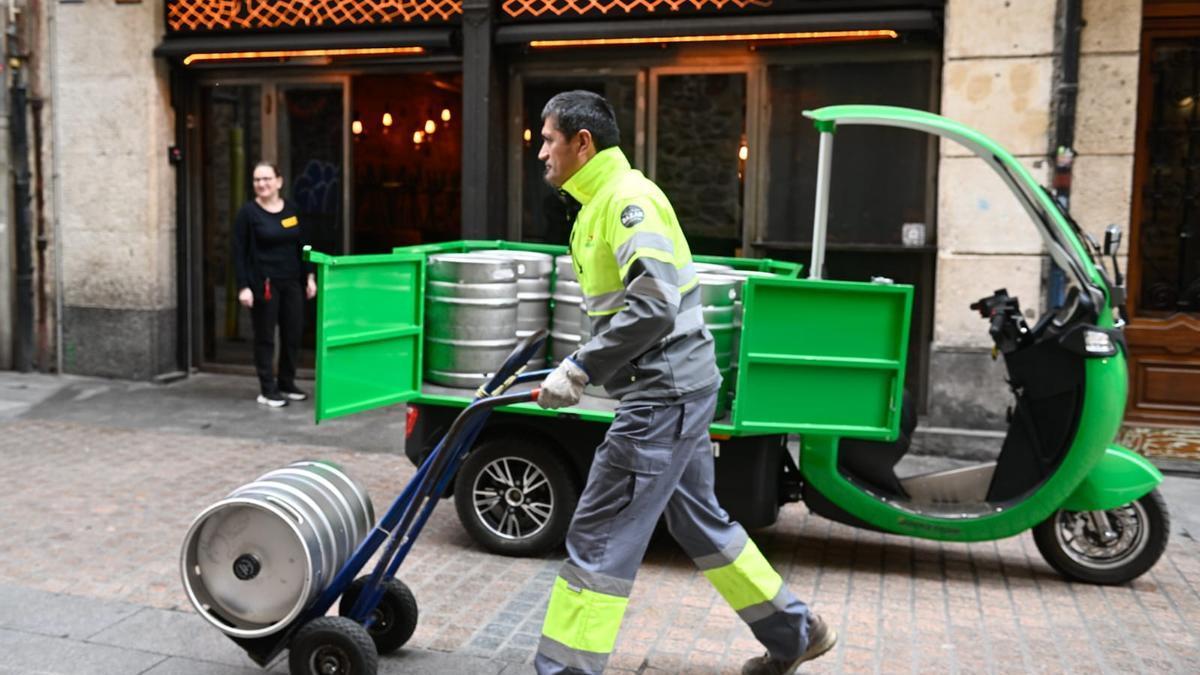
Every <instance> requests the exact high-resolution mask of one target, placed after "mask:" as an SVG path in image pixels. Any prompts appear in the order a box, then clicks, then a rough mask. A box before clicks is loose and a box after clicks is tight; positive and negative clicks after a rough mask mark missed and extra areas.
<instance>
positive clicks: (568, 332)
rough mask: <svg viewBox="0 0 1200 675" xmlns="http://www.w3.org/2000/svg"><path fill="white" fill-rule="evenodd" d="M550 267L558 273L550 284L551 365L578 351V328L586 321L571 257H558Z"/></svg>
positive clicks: (579, 337)
mask: <svg viewBox="0 0 1200 675" xmlns="http://www.w3.org/2000/svg"><path fill="white" fill-rule="evenodd" d="M554 264H555V268H556V269H557V271H558V274H557V279H556V280H555V282H554V295H553V297H554V315H553V316H552V318H551V323H550V359H551V365H557V364H558V363H559V362H560V361H562V360H563V359H565V358H566V357H568V356H570V355H571V354H572V353H574V351H575V350H576V349H579V344H580V341H581V340H582V334H581V331H580V328H581V326H582V325H583V324H582V322H583V321H584V320H585V319H586V318H587V313H586V312H585V311H584V309H583V289H582V288H581V287H580V285H579V281H578V279H577V278H576V276H575V267H574V266H573V265H572V264H571V256H569V255H560V256H558V257H557V258H556V259H555V261H554Z"/></svg>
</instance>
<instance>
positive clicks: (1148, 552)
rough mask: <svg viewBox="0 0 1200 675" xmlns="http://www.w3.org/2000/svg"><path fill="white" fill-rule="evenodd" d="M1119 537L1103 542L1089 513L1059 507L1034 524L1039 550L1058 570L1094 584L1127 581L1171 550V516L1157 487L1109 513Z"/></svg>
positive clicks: (1140, 573)
mask: <svg viewBox="0 0 1200 675" xmlns="http://www.w3.org/2000/svg"><path fill="white" fill-rule="evenodd" d="M1105 513H1106V514H1107V515H1108V519H1109V523H1110V526H1111V527H1112V528H1113V532H1114V533H1115V534H1116V536H1117V539H1116V541H1113V542H1109V543H1106V542H1103V541H1101V540H1100V538H1099V536H1098V533H1097V531H1096V529H1095V528H1094V527H1093V526H1092V523H1091V519H1090V518H1089V517H1088V512H1074V511H1056V512H1055V513H1054V515H1052V516H1050V517H1049V518H1047V519H1046V520H1045V521H1044V522H1042V523H1041V524H1039V525H1037V526H1036V527H1034V528H1033V540H1034V542H1035V543H1036V544H1037V547H1038V551H1040V552H1041V554H1042V557H1043V558H1045V559H1046V562H1048V563H1050V566H1051V567H1053V568H1054V569H1055V570H1057V571H1058V573H1059V574H1062V575H1063V576H1065V577H1067V578H1068V579H1072V580H1075V581H1084V582H1087V583H1092V584H1123V583H1125V582H1128V581H1132V580H1133V579H1136V578H1137V577H1139V576H1141V575H1142V574H1143V573H1145V572H1146V571H1147V570H1149V569H1150V568H1151V567H1153V566H1154V563H1156V562H1158V559H1159V557H1161V556H1162V554H1163V551H1164V550H1166V548H1167V539H1168V537H1169V535H1170V533H1171V517H1170V514H1169V513H1168V512H1167V505H1166V502H1164V501H1163V498H1162V495H1161V494H1159V492H1158V490H1153V491H1151V492H1150V493H1149V494H1147V495H1145V496H1144V497H1142V498H1141V499H1138V500H1137V501H1133V502H1130V503H1129V504H1126V505H1124V506H1120V507H1117V508H1115V509H1109V510H1108V511H1105Z"/></svg>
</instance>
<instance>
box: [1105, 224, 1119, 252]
mask: <svg viewBox="0 0 1200 675" xmlns="http://www.w3.org/2000/svg"><path fill="white" fill-rule="evenodd" d="M1120 248H1121V228H1120V226H1118V225H1109V226H1108V228H1107V229H1105V230H1104V255H1116V253H1117V251H1118V250H1119V249H1120Z"/></svg>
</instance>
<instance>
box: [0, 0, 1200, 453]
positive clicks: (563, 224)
mask: <svg viewBox="0 0 1200 675" xmlns="http://www.w3.org/2000/svg"><path fill="white" fill-rule="evenodd" d="M31 11H36V12H40V13H41V14H40V15H35V14H32V13H31V14H29V22H30V24H31V29H30V30H29V33H30V34H31V35H32V36H33V37H32V38H31V39H30V43H31V45H32V46H33V47H34V48H35V49H36V51H37V54H38V55H39V56H38V57H37V58H36V59H35V62H34V64H33V66H34V67H35V70H36V72H35V73H34V79H35V81H36V82H37V83H38V84H39V85H40V87H41V89H40V91H41V94H40V97H39V98H38V100H39V101H40V102H41V104H40V105H39V106H38V107H37V109H36V113H35V116H36V117H38V119H39V121H40V124H41V125H42V127H43V128H44V129H46V130H48V132H47V133H44V134H41V137H40V138H41V140H40V144H39V145H38V146H37V153H36V154H37V155H38V156H39V157H38V159H39V162H40V164H39V165H40V167H41V168H40V175H41V176H44V179H42V180H40V182H38V181H35V182H36V183H37V184H38V188H39V189H38V190H37V191H35V192H36V196H37V197H38V200H37V202H38V203H39V204H40V206H39V208H40V209H41V211H40V213H42V214H43V217H44V220H45V222H46V223H47V225H46V236H45V237H44V239H45V241H46V242H47V244H46V247H45V249H46V255H45V257H44V260H42V262H41V264H40V265H38V266H37V269H36V270H35V276H36V280H37V283H35V284H34V288H35V293H36V294H37V297H36V298H35V303H34V305H35V306H36V307H38V308H40V309H39V310H38V311H37V312H36V317H35V321H36V325H37V333H36V334H37V335H45V336H46V338H45V339H43V340H40V341H36V342H37V346H38V348H37V349H36V350H35V351H36V359H35V361H36V366H37V367H39V368H42V369H44V370H60V371H61V372H67V373H80V374H90V375H102V376H111V377H124V378H135V379H155V378H164V377H172V376H176V375H179V374H187V373H190V372H194V371H195V370H197V369H200V370H219V371H245V372H250V371H251V369H250V366H249V364H250V348H249V343H248V341H247V338H248V336H249V325H248V324H249V321H248V318H247V317H246V316H245V315H243V314H242V313H241V311H240V308H239V307H238V306H237V304H236V302H235V301H234V298H235V295H236V289H233V288H232V282H231V279H232V276H231V274H232V272H231V269H230V265H229V258H228V256H229V240H228V237H229V228H230V221H231V220H232V214H233V212H234V211H235V210H236V209H237V208H238V206H239V205H240V203H242V202H243V201H244V200H245V199H247V198H248V197H249V195H250V194H251V193H250V191H249V185H248V180H247V178H248V175H249V171H250V169H251V168H252V166H253V163H254V162H255V161H257V160H258V159H260V158H264V159H269V160H272V161H275V162H277V163H278V164H279V165H280V167H281V171H282V173H283V174H284V177H285V185H286V188H285V196H287V197H288V198H289V199H292V200H293V201H295V202H297V203H298V204H299V207H300V209H301V211H302V213H303V214H304V218H305V221H306V222H307V223H310V224H312V225H313V235H312V236H313V241H314V245H315V246H316V247H317V248H318V249H321V250H326V251H329V252H334V253H366V252H379V251H386V250H390V248H391V247H393V246H397V245H405V244H411V243H418V242H427V241H441V240H449V239H458V238H513V239H523V240H529V241H548V242H556V243H562V242H564V241H565V237H566V233H567V231H568V228H569V224H568V223H567V221H566V217H565V213H564V212H563V210H562V207H561V204H559V203H558V202H557V201H556V198H555V195H554V194H553V193H552V192H551V191H550V190H549V189H548V188H547V187H546V186H545V185H544V184H543V182H542V181H541V178H540V166H539V163H538V162H537V160H536V156H535V155H536V151H537V146H538V141H537V138H538V134H539V128H540V119H539V114H540V110H541V106H542V105H543V104H544V102H545V101H546V100H547V99H548V98H549V96H551V95H553V93H555V92H557V91H560V90H563V89H567V88H588V89H592V90H595V91H598V92H600V93H603V94H605V95H606V96H607V97H608V98H609V100H610V101H612V102H613V104H614V107H615V109H616V111H617V114H618V117H619V121H620V123H621V127H622V132H623V134H622V140H621V145H622V148H623V149H624V151H625V152H626V154H627V155H628V156H629V158H630V159H631V161H632V162H633V163H634V164H635V166H637V167H639V168H641V169H642V170H643V171H645V172H646V173H647V174H648V175H650V176H651V177H653V178H654V179H655V180H657V181H658V182H659V184H660V185H662V186H663V188H664V189H665V190H666V192H667V194H668V195H669V196H670V197H671V198H672V201H673V202H674V204H675V206H676V208H677V210H678V211H679V215H680V219H681V222H682V224H683V226H684V228H685V230H686V231H687V233H688V236H689V240H690V241H692V242H693V247H694V248H695V249H696V250H697V251H699V252H702V253H713V254H723V255H733V254H738V255H747V256H767V257H773V258H781V259H791V260H797V261H800V262H806V261H807V259H808V255H809V253H810V251H811V242H810V241H809V240H810V238H811V220H812V210H813V199H814V197H813V182H814V181H813V179H814V176H815V172H816V166H815V164H816V141H817V135H816V133H815V132H814V131H813V130H812V128H811V124H810V123H808V122H807V121H806V120H805V119H804V118H803V117H802V116H801V114H800V113H801V112H802V111H803V110H805V109H809V108H815V107H820V106H823V105H829V104H835V103H878V104H889V105H902V106H907V107H913V108H921V109H925V110H931V111H934V112H940V113H942V114H944V115H946V116H948V117H951V118H953V119H956V120H959V121H962V122H964V123H966V124H968V125H970V126H973V127H975V128H977V129H980V130H981V131H983V132H984V133H986V134H988V135H990V136H992V137H993V138H995V139H996V140H998V141H999V142H1000V143H1001V145H1003V146H1004V147H1006V148H1007V149H1008V150H1009V151H1011V152H1013V153H1014V154H1015V155H1017V156H1018V157H1020V158H1021V159H1022V160H1023V161H1024V162H1025V163H1026V164H1027V166H1028V167H1029V168H1030V169H1031V170H1032V171H1033V172H1034V174H1035V175H1036V176H1038V177H1043V178H1044V179H1045V183H1046V185H1048V186H1050V185H1053V186H1054V187H1056V188H1057V190H1058V193H1059V194H1060V197H1061V198H1062V199H1064V200H1066V199H1068V198H1069V205H1070V210H1071V212H1072V214H1073V215H1074V217H1075V218H1076V220H1078V221H1079V223H1080V224H1081V225H1082V226H1083V228H1084V229H1085V230H1086V231H1088V232H1090V233H1092V234H1093V236H1095V237H1096V238H1097V239H1098V240H1102V239H1103V232H1104V229H1105V228H1106V227H1107V226H1108V225H1109V224H1117V225H1120V226H1121V227H1123V228H1124V230H1125V232H1126V237H1125V241H1126V242H1127V245H1126V247H1125V248H1124V250H1123V254H1127V255H1123V257H1122V259H1121V260H1122V265H1123V269H1127V270H1128V271H1129V273H1130V296H1131V306H1132V309H1133V317H1132V319H1133V320H1132V323H1131V326H1130V332H1129V335H1130V342H1131V353H1132V355H1133V357H1134V360H1133V364H1132V367H1131V407H1130V410H1129V411H1128V414H1129V415H1130V416H1131V417H1132V418H1136V419H1138V420H1142V421H1149V422H1155V423H1165V424H1197V423H1200V374H1198V373H1200V350H1197V345H1200V329H1198V327H1200V304H1198V303H1200V291H1197V290H1196V289H1197V287H1198V285H1200V251H1197V249H1196V247H1197V246H1200V244H1196V243H1195V242H1196V240H1197V239H1196V238H1197V237H1200V229H1198V228H1200V225H1198V224H1197V215H1196V209H1195V194H1196V190H1197V188H1196V187H1195V182H1194V178H1200V176H1196V177H1192V176H1191V174H1187V171H1188V170H1190V169H1183V170H1182V171H1183V172H1184V173H1183V174H1179V175H1176V174H1177V173H1178V171H1177V169H1178V167H1179V166H1190V165H1189V164H1187V162H1188V159H1187V158H1189V157H1190V158H1192V159H1193V160H1194V158H1195V154H1194V153H1195V152H1198V151H1200V150H1193V149H1191V146H1190V145H1187V143H1189V142H1190V141H1189V140H1188V139H1189V138H1190V136H1188V133H1190V131H1189V130H1191V129H1194V128H1195V126H1194V125H1195V124H1196V122H1195V121H1194V120H1195V119H1196V117H1195V116H1192V117H1188V116H1187V115H1191V114H1192V111H1194V110H1195V109H1196V108H1197V107H1198V106H1197V105H1196V104H1195V99H1194V98H1191V97H1193V96H1196V97H1200V92H1196V91H1192V89H1189V87H1190V86H1191V85H1187V84H1186V83H1187V82H1188V81H1189V80H1188V79H1187V78H1189V77H1190V78H1193V80H1192V81H1194V79H1195V75H1196V73H1197V72H1198V71H1197V68H1198V67H1200V66H1198V65H1197V63H1198V62H1197V57H1196V54H1197V53H1200V23H1198V22H1197V20H1196V19H1194V18H1191V19H1189V18H1188V17H1189V16H1191V17H1200V2H1169V3H1168V2H1154V1H1151V0H1146V1H1145V2H1143V1H1141V0H1011V1H1010V2H1006V3H992V2H983V1H980V0H949V1H948V2H943V1H942V0H637V1H635V2H628V1H626V2H617V1H616V0H539V1H538V2H531V1H529V0H413V1H412V2H403V3H401V2H391V1H389V0H323V1H321V2H316V1H315V0H166V2H153V1H150V0H145V1H143V2H137V1H136V0H133V1H130V0H124V1H120V2H112V1H110V0H77V1H74V2H68V1H67V0H62V1H59V2H50V3H47V4H45V5H44V6H35V7H34V9H33V10H31ZM1075 82H1077V85H1076V84H1075ZM1193 88H1194V87H1193ZM1189 100H1190V101H1191V102H1190V103H1189V102H1188V101H1189ZM838 142H839V152H838V162H837V163H836V164H835V167H834V178H833V186H834V187H833V193H832V199H831V212H830V225H829V250H828V253H827V261H828V262H827V265H828V275H827V276H830V277H833V278H845V279H859V280H865V279H868V278H870V276H872V275H882V276H887V277H890V278H893V279H896V280H897V281H901V282H905V283H913V284H914V285H915V286H916V300H915V306H914V312H913V325H912V339H911V349H910V353H909V370H908V384H909V388H910V389H912V390H913V392H914V394H916V399H917V401H918V406H919V408H920V410H921V412H922V413H923V414H924V415H925V424H924V425H923V426H925V427H927V428H929V429H933V430H934V433H935V434H936V433H938V430H946V433H952V430H953V433H955V434H957V433H959V432H960V431H961V430H962V429H972V430H989V429H1001V428H1003V427H1004V426H1006V424H1005V412H1006V408H1007V406H1008V405H1009V401H1010V395H1009V393H1008V391H1007V389H1006V386H1005V385H1004V382H1003V367H1002V364H1001V363H1000V362H997V361H995V360H993V358H992V356H991V342H990V338H989V336H988V334H987V331H986V325H984V323H983V322H981V321H980V320H979V319H978V317H977V316H975V315H974V314H973V313H972V312H971V311H969V310H968V309H967V305H968V304H970V303H971V302H972V301H974V300H975V299H977V298H979V297H982V296H985V295H989V294H990V293H991V292H992V290H994V289H995V288H999V287H1006V288H1008V289H1009V291H1010V293H1012V294H1013V295H1018V296H1019V297H1020V298H1021V300H1022V304H1023V306H1024V307H1026V308H1027V311H1028V312H1030V313H1031V315H1037V314H1040V313H1042V312H1043V311H1044V310H1045V309H1046V308H1047V306H1048V305H1052V304H1053V303H1054V300H1055V298H1056V297H1061V292H1062V289H1061V288H1059V287H1058V286H1057V284H1058V283H1059V282H1058V281H1057V278H1056V275H1055V274H1054V272H1053V271H1052V269H1051V266H1050V264H1049V262H1048V257H1047V255H1046V254H1045V251H1044V250H1043V248H1042V244H1041V241H1040V239H1039V237H1038V236H1037V234H1036V232H1035V231H1034V229H1033V227H1031V226H1030V225H1029V224H1027V223H1026V222H1025V216H1024V215H1023V214H1022V213H1021V212H1019V209H1018V207H1017V205H1016V202H1015V201H1013V200H1012V199H1011V197H1008V196H1007V195H1006V194H1005V193H1004V192H1003V189H1002V187H1001V186H1000V184H999V182H998V181H997V180H996V179H995V178H994V177H992V176H990V175H989V174H988V172H987V170H986V169H985V167H983V166H982V165H981V164H980V163H978V162H977V161H976V160H973V159H971V158H969V157H968V156H967V154H966V153H965V152H964V151H962V150H961V149H960V148H956V147H953V146H951V145H949V144H940V145H939V144H938V143H937V142H934V141H929V140H927V139H924V138H920V137H916V136H915V135H912V136H909V135H906V134H905V133H904V132H899V131H894V132H887V131H879V130H861V131H860V130H851V129H847V130H846V131H845V133H839V141H838ZM1060 146H1062V148H1063V150H1062V151H1060V150H1059V148H1060ZM1184 146H1186V147H1184ZM1181 148H1182V149H1181ZM1189 153H1192V154H1189ZM1173 172H1174V173H1173ZM1185 174H1186V175H1185ZM1006 197H1007V198H1006ZM10 220H11V219H10ZM906 225H908V227H907V231H909V232H910V233H914V234H916V235H917V236H913V237H910V238H908V239H905V238H904V237H903V236H902V233H903V232H904V231H905V230H906V227H905V226H906ZM10 231H11V230H10ZM13 250H15V249H13V247H12V246H11V242H10V247H9V249H7V250H5V254H6V255H9V258H10V260H11V258H12V255H11V254H12V252H13ZM10 297H11V296H10ZM311 323H312V322H311V321H310V322H309V324H310V326H311ZM310 339H311V337H310ZM0 356H3V354H2V353H0Z"/></svg>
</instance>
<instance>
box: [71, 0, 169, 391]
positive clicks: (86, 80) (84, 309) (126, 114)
mask: <svg viewBox="0 0 1200 675" xmlns="http://www.w3.org/2000/svg"><path fill="white" fill-rule="evenodd" d="M163 4H164V3H161V2H144V3H140V4H113V3H100V2H88V3H81V4H73V3H72V4H59V5H57V7H56V8H55V10H56V15H57V23H58V26H57V39H56V44H55V53H54V55H53V62H54V72H52V73H50V76H51V77H52V78H54V79H56V80H57V85H56V93H57V98H58V100H56V101H53V102H52V105H54V106H56V110H54V111H53V119H54V121H55V123H56V124H57V141H58V146H57V147H55V148H54V152H56V153H57V155H58V157H57V166H58V169H59V171H60V175H59V180H58V181H57V184H56V188H57V189H58V190H59V194H58V199H57V205H58V206H59V208H60V209H61V211H60V212H59V213H58V214H56V216H57V217H56V218H55V226H56V229H57V232H56V234H57V235H58V236H60V237H61V241H62V247H61V251H62V275H63V279H62V283H63V298H62V300H63V317H62V320H63V344H62V345H61V349H62V358H63V369H64V371H65V372H69V373H79V374H87V375H102V376H110V377H124V378H133V379H147V378H151V377H154V376H155V375H158V374H161V373H164V372H167V371H171V370H174V369H175V368H176V364H175V344H176V335H177V334H176V316H175V306H176V291H175V271H176V264H175V216H174V214H175V174H174V169H173V168H172V167H171V165H170V164H169V163H168V161H167V148H168V146H169V145H170V144H171V142H172V139H173V136H174V118H173V114H172V111H171V107H170V92H169V87H168V76H167V69H166V66H165V64H163V63H162V62H161V61H160V60H157V59H155V58H154V56H153V55H152V51H153V49H154V47H155V46H156V45H157V44H158V42H159V41H160V40H161V37H162V33H163V16H162V12H163Z"/></svg>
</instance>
